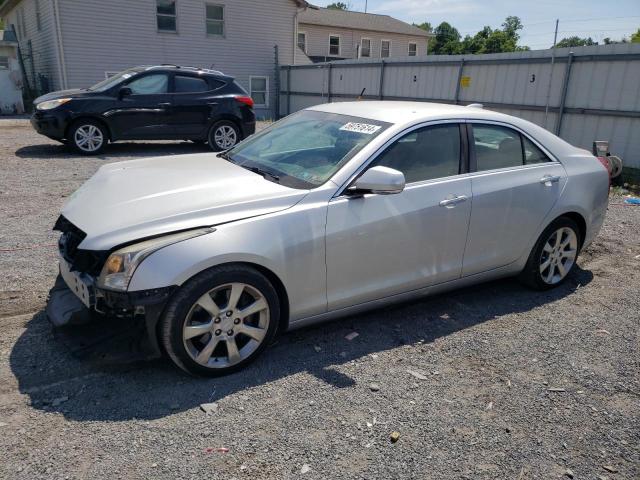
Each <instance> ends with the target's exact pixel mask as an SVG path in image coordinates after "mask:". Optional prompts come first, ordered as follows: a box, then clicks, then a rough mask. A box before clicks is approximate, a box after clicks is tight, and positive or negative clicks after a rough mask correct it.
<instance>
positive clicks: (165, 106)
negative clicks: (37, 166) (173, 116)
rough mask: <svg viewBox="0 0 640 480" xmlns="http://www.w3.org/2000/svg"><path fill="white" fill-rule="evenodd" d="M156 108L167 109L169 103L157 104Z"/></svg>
mask: <svg viewBox="0 0 640 480" xmlns="http://www.w3.org/2000/svg"><path fill="white" fill-rule="evenodd" d="M158 106H159V107H162V108H167V107H170V106H171V103H169V102H164V103H159V104H158Z"/></svg>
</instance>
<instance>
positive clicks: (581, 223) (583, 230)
mask: <svg viewBox="0 0 640 480" xmlns="http://www.w3.org/2000/svg"><path fill="white" fill-rule="evenodd" d="M560 217H567V218H570V219H571V220H573V221H574V222H576V224H577V225H578V228H579V229H580V232H579V233H580V248H582V245H583V244H584V241H585V238H586V235H587V221H586V220H585V218H584V216H582V214H581V213H578V212H576V211H568V212H564V213H561V214H560V215H557V216H556V217H555V218H554V219H553V220H552V221H550V222H549V223H548V224H547V226H549V225H551V224H552V223H553V222H555V221H556V220H558V219H559V218H560ZM545 228H546V227H545Z"/></svg>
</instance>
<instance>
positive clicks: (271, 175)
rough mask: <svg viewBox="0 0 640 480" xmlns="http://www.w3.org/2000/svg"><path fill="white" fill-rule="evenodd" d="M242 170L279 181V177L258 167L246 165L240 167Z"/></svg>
mask: <svg viewBox="0 0 640 480" xmlns="http://www.w3.org/2000/svg"><path fill="white" fill-rule="evenodd" d="M240 166H241V167H242V168H246V169H247V170H250V171H252V172H253V173H257V174H258V175H262V176H263V177H264V178H267V177H270V178H272V179H273V180H275V181H276V182H278V181H280V177H279V176H278V175H275V174H273V173H271V172H267V171H266V170H263V169H262V168H260V167H249V166H248V165H240Z"/></svg>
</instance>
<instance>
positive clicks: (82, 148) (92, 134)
mask: <svg viewBox="0 0 640 480" xmlns="http://www.w3.org/2000/svg"><path fill="white" fill-rule="evenodd" d="M68 142H69V144H70V145H71V146H72V147H73V148H74V149H75V150H76V151H77V152H78V153H82V154H84V155H97V154H99V153H100V152H102V151H103V150H104V148H105V147H106V146H107V142H108V135H107V132H106V130H105V128H104V127H103V126H102V125H101V124H100V123H98V122H96V121H94V120H79V121H77V122H75V123H74V124H73V125H71V128H69V138H68Z"/></svg>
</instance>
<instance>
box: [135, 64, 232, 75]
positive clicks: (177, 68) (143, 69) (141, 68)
mask: <svg viewBox="0 0 640 480" xmlns="http://www.w3.org/2000/svg"><path fill="white" fill-rule="evenodd" d="M129 70H137V71H139V72H146V71H149V70H167V71H170V72H190V73H198V74H203V73H204V74H206V75H215V76H218V77H223V78H233V77H230V76H229V75H226V74H224V73H222V72H221V71H219V70H212V69H210V68H201V67H191V66H181V65H170V64H163V65H141V66H139V67H134V68H131V69H129Z"/></svg>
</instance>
